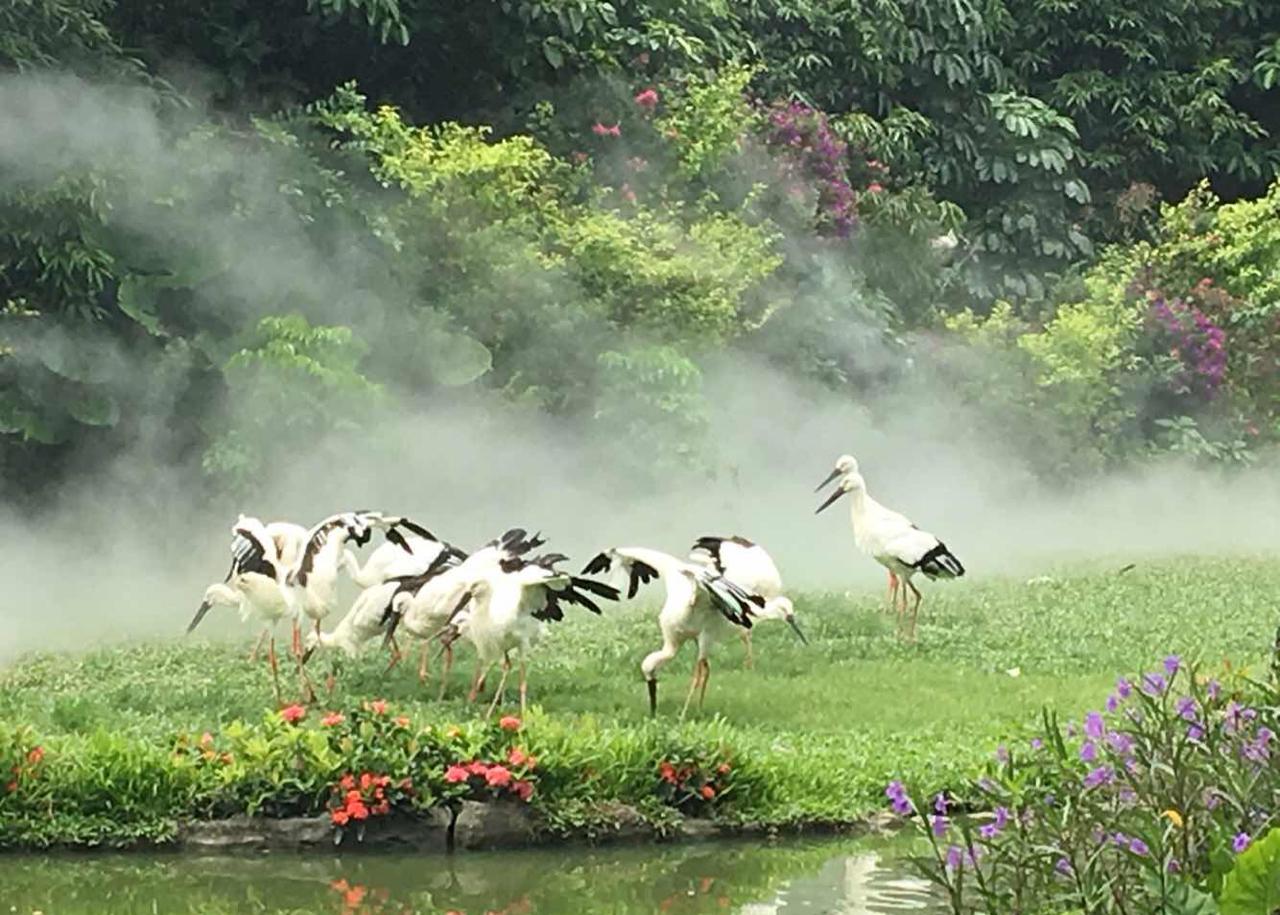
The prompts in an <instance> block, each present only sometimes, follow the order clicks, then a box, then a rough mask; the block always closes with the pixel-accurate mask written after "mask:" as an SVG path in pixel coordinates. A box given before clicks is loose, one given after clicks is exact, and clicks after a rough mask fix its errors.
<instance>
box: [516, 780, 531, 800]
mask: <svg viewBox="0 0 1280 915" xmlns="http://www.w3.org/2000/svg"><path fill="white" fill-rule="evenodd" d="M511 790H512V791H514V792H515V793H516V797H518V798H520V800H522V801H527V800H529V798H531V797H533V782H528V781H523V780H521V781H518V782H516V783H515V784H514V785H512V786H511Z"/></svg>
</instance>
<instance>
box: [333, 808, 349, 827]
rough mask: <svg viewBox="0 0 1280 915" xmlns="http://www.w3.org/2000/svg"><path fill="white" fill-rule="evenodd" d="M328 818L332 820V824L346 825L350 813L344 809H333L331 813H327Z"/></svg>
mask: <svg viewBox="0 0 1280 915" xmlns="http://www.w3.org/2000/svg"><path fill="white" fill-rule="evenodd" d="M329 819H331V820H333V822H334V825H336V826H346V825H347V822H348V821H349V820H350V819H351V815H350V814H348V813H347V812H346V811H345V810H335V811H333V813H331V814H329Z"/></svg>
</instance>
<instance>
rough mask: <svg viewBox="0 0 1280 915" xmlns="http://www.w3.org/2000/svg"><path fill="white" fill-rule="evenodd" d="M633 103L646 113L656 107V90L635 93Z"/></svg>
mask: <svg viewBox="0 0 1280 915" xmlns="http://www.w3.org/2000/svg"><path fill="white" fill-rule="evenodd" d="M635 103H636V104H637V105H639V106H640V107H641V108H643V109H645V110H646V111H652V110H653V109H654V108H657V107H658V90H656V89H644V90H641V91H640V92H637V93H636V97H635Z"/></svg>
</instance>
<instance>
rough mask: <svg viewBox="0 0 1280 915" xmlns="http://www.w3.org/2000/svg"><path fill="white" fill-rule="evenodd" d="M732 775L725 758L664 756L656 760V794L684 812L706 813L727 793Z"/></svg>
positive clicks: (730, 786) (691, 813)
mask: <svg viewBox="0 0 1280 915" xmlns="http://www.w3.org/2000/svg"><path fill="white" fill-rule="evenodd" d="M732 774H733V766H732V765H731V764H730V763H729V761H728V760H727V759H719V760H716V759H699V758H684V759H676V760H670V759H664V760H662V761H661V762H660V763H658V784H657V789H656V793H657V795H658V798H659V799H660V800H661V801H662V802H663V803H664V804H666V805H668V806H670V807H674V808H676V809H677V810H679V811H680V812H681V813H683V814H686V815H698V814H706V813H709V812H710V811H711V810H712V809H713V808H714V807H715V805H716V804H717V803H719V802H720V801H721V800H723V799H724V797H725V796H726V795H727V794H728V793H729V792H730V790H731V788H732V784H731V776H732Z"/></svg>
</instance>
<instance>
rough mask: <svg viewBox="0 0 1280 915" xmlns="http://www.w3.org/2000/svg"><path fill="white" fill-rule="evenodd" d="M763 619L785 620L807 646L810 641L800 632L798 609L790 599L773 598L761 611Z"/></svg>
mask: <svg viewBox="0 0 1280 915" xmlns="http://www.w3.org/2000/svg"><path fill="white" fill-rule="evenodd" d="M759 615H760V617H761V618H762V619H773V620H785V621H786V624H787V625H788V626H790V627H791V629H792V631H794V632H795V634H796V637H797V638H799V639H800V641H802V642H804V643H805V644H806V645H808V644H809V640H808V639H806V638H805V637H804V633H803V632H801V631H800V624H799V623H797V622H796V608H795V607H794V606H793V605H792V603H791V598H789V597H773V598H770V599H769V600H768V601H766V602H765V605H764V608H763V609H762V610H761V611H760V614H759Z"/></svg>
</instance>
